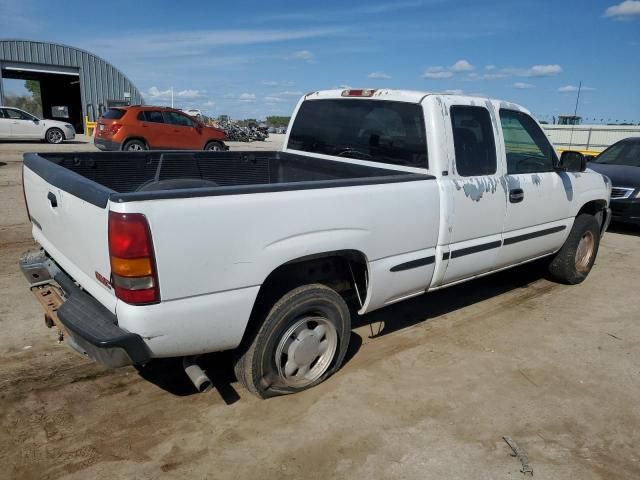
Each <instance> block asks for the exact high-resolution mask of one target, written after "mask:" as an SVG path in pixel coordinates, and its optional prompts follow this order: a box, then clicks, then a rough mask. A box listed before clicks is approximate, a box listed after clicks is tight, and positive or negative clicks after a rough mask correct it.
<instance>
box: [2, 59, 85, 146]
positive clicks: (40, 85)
mask: <svg viewBox="0 0 640 480" xmlns="http://www.w3.org/2000/svg"><path fill="white" fill-rule="evenodd" d="M2 82H3V90H4V92H5V94H4V97H5V98H4V101H5V104H6V105H8V106H13V107H17V108H21V109H22V110H26V111H28V112H29V113H32V114H33V115H36V116H38V117H40V118H49V119H53V120H61V121H65V122H68V123H70V124H72V125H73V126H74V127H75V129H76V133H82V132H83V131H84V123H83V119H82V100H81V95H80V77H79V75H78V73H74V72H69V73H66V72H65V73H56V72H48V71H34V70H26V69H19V68H9V67H7V68H3V69H2Z"/></svg>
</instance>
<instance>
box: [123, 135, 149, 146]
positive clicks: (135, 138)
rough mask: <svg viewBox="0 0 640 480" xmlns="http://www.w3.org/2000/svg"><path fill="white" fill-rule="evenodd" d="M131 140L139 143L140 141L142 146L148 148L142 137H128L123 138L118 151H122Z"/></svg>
mask: <svg viewBox="0 0 640 480" xmlns="http://www.w3.org/2000/svg"><path fill="white" fill-rule="evenodd" d="M131 140H139V141H141V142H142V143H144V144H145V145H146V146H147V148H149V144H148V143H147V141H146V140H145V139H144V138H142V137H129V138H125V139H124V141H123V142H122V144H121V146H120V149H124V146H125V145H126V144H127V143H128V142H130V141H131Z"/></svg>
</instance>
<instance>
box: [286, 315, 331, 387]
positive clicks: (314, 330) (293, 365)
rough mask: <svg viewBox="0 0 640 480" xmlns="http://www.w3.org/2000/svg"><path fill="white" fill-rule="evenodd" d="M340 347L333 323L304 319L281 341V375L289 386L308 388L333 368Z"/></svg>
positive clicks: (321, 318)
mask: <svg viewBox="0 0 640 480" xmlns="http://www.w3.org/2000/svg"><path fill="white" fill-rule="evenodd" d="M337 348H338V333H337V331H336V328H335V326H334V325H333V323H331V322H330V321H329V320H327V319H326V318H324V317H316V316H309V317H303V318H301V319H299V320H297V321H296V322H295V323H294V324H293V325H292V326H291V327H289V329H288V330H287V331H286V332H285V333H284V335H283V336H282V337H281V338H280V341H279V342H278V347H277V348H276V354H275V361H276V366H277V369H278V376H279V377H280V379H281V380H282V382H284V383H285V384H286V385H288V386H291V387H298V388H300V387H306V386H308V385H310V384H312V383H313V382H315V381H316V380H318V379H319V378H320V377H322V375H324V374H325V372H326V371H327V370H328V369H329V367H330V366H331V362H332V360H333V357H334V355H335V353H336V350H337Z"/></svg>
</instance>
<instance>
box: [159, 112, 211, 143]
mask: <svg viewBox="0 0 640 480" xmlns="http://www.w3.org/2000/svg"><path fill="white" fill-rule="evenodd" d="M163 115H164V117H165V123H169V124H171V125H170V126H171V127H173V128H172V135H171V138H172V139H173V142H174V144H173V145H172V148H177V149H182V150H201V149H202V148H203V147H204V145H200V144H199V143H200V142H199V139H200V135H199V133H198V131H197V130H196V128H195V124H194V122H193V120H191V119H190V118H189V117H187V116H186V115H182V114H181V113H178V112H163Z"/></svg>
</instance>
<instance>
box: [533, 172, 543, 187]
mask: <svg viewBox="0 0 640 480" xmlns="http://www.w3.org/2000/svg"><path fill="white" fill-rule="evenodd" d="M531 181H532V182H533V184H534V185H540V184H541V183H542V177H541V176H540V175H538V174H537V173H534V174H533V175H531Z"/></svg>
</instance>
